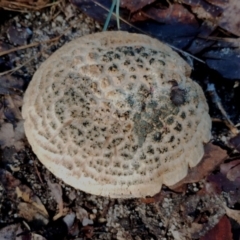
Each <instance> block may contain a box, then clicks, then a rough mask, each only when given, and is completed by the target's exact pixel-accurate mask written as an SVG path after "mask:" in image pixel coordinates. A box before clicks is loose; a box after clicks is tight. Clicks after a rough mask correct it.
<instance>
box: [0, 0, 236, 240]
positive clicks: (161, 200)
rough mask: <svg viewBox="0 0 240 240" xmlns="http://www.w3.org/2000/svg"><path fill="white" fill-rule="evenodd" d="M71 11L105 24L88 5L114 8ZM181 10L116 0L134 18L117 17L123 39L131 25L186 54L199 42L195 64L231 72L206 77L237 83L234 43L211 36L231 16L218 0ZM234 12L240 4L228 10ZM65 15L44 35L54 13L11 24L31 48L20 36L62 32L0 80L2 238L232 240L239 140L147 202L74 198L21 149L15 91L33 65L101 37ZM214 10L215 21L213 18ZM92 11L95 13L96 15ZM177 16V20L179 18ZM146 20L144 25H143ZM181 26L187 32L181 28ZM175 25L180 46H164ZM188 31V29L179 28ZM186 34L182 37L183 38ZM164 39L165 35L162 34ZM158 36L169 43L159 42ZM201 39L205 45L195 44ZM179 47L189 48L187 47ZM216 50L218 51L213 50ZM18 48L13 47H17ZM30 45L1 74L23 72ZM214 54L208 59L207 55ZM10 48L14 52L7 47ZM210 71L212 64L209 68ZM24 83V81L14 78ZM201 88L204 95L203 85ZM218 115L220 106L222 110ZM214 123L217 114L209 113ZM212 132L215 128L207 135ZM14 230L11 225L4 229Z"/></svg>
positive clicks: (214, 149)
mask: <svg viewBox="0 0 240 240" xmlns="http://www.w3.org/2000/svg"><path fill="white" fill-rule="evenodd" d="M72 2H73V0H72ZM74 2H75V4H76V5H78V6H85V7H86V6H87V5H88V6H90V7H91V8H90V9H89V8H87V9H85V10H84V11H85V12H86V13H89V11H90V10H91V11H92V13H91V14H93V15H94V14H95V15H98V19H102V20H99V21H100V22H103V21H104V20H105V17H106V13H107V11H106V10H104V11H105V14H99V13H100V12H101V11H103V8H102V7H101V8H100V9H101V10H99V6H100V5H98V7H96V4H95V3H96V2H101V4H102V6H107V7H108V6H110V5H111V1H77V0H74ZM80 2H81V3H80ZM181 2H183V1H178V3H176V2H174V1H168V2H167V1H166V2H164V1H163V3H164V4H160V5H159V4H157V3H156V1H141V5H138V6H136V5H134V4H133V3H134V2H132V3H131V4H132V5H131V4H130V2H126V1H125V2H124V1H122V3H121V4H122V5H121V6H122V7H124V8H126V9H128V10H129V11H130V12H131V15H130V18H128V19H127V18H125V17H126V16H129V15H128V14H127V11H128V10H126V9H121V10H122V11H121V14H123V15H122V17H124V18H125V19H127V20H126V22H128V21H129V23H130V24H129V25H128V24H126V22H125V25H124V24H122V25H121V26H122V27H123V29H125V30H129V29H130V27H129V26H131V30H132V24H134V25H135V26H137V28H140V29H142V31H146V30H148V31H147V32H148V33H149V34H153V33H154V31H153V29H155V34H156V35H159V36H160V39H164V40H166V42H168V40H169V43H170V44H172V43H176V45H177V46H181V49H184V51H187V50H188V48H189V49H190V47H191V46H193V44H194V43H195V42H196V41H197V40H198V41H199V39H201V40H202V41H206V42H207V41H208V42H207V44H203V46H202V47H201V49H200V48H199V50H198V51H197V52H198V54H197V56H198V57H200V58H203V57H205V58H206V59H205V60H206V62H207V61H208V60H207V59H211V60H212V61H215V65H217V63H218V61H223V59H225V58H226V59H228V60H226V61H227V62H228V64H230V65H229V67H231V68H232V72H233V73H232V74H229V73H228V72H229V71H228V70H227V69H226V70H225V69H223V70H222V71H221V69H220V68H217V67H216V68H214V67H213V66H212V68H213V69H215V70H216V71H219V72H220V73H221V74H222V76H223V77H225V78H229V79H236V76H237V73H238V72H236V67H237V65H234V64H237V63H231V61H230V60H231V59H234V56H236V55H234V54H236V51H238V50H239V44H238V39H237V38H236V36H235V39H236V40H233V39H232V38H229V36H228V38H224V39H222V38H220V39H213V38H211V37H212V36H214V37H215V35H214V34H215V33H214V34H213V32H214V31H216V29H217V27H219V26H220V24H219V23H220V22H221V21H222V22H224V21H223V19H224V17H225V15H223V17H219V16H220V15H221V16H222V14H223V13H224V9H227V7H228V8H229V10H228V11H227V12H226V13H228V12H231V11H232V10H231V11H230V9H231V7H230V5H228V3H227V2H226V1H224V0H208V1H200V0H198V1H197V0H196V1H191V4H190V1H184V2H185V3H184V4H185V5H183V4H181ZM193 3H194V4H195V5H193ZM104 4H105V5H104ZM232 4H238V3H236V2H232ZM93 5H94V6H93ZM186 5H189V8H186ZM67 8H68V17H67V20H65V19H64V16H65V17H66V15H65V14H64V13H62V14H60V15H59V13H58V14H57V15H56V17H53V18H51V19H53V23H52V24H54V25H53V26H54V27H52V26H51V25H50V26H49V22H48V21H49V19H50V18H49V17H47V16H51V13H50V11H48V10H46V11H45V12H44V13H43V14H42V13H40V14H39V15H35V14H27V15H23V17H21V16H20V17H19V16H18V18H17V19H16V20H14V21H16V22H17V23H19V22H20V23H21V22H22V23H25V24H23V26H26V27H31V29H32V31H33V35H32V36H30V39H29V36H28V35H24V36H26V40H27V41H30V43H31V42H41V41H42V38H43V37H44V36H45V37H46V36H47V38H48V37H49V38H51V37H52V34H53V33H52V32H51V30H52V29H57V31H56V32H55V33H54V34H59V35H61V34H63V32H64V34H63V35H64V38H60V41H59V42H58V43H55V42H49V45H50V46H49V48H48V47H47V46H45V43H43V45H40V46H41V48H42V52H41V55H40V57H38V58H37V59H33V61H32V63H31V64H32V65H33V66H32V65H31V64H30V66H24V67H21V68H19V70H17V71H15V73H14V74H13V75H9V76H6V75H5V76H4V77H3V78H2V79H3V81H0V94H1V96H2V97H1V99H0V100H1V105H0V110H1V111H0V119H1V121H0V122H1V128H0V146H1V153H2V157H1V161H0V215H1V218H0V236H5V235H4V234H6V233H8V235H6V236H7V238H8V239H11V237H12V239H18V236H16V232H19V233H21V234H25V235H24V236H29V238H30V239H35V238H37V237H41V238H42V239H64V238H65V239H73V238H74V237H76V236H78V237H80V238H82V239H84V238H89V239H90V238H91V239H106V240H107V239H113V237H116V238H117V239H146V240H148V239H149V240H150V239H151V236H153V237H154V238H155V239H163V238H165V239H183V240H184V239H201V240H204V239H207V237H208V239H211V238H213V237H216V236H217V237H218V239H221V238H220V237H223V236H227V237H229V240H230V239H231V238H232V234H233V233H232V231H234V230H232V229H231V228H230V227H229V218H232V219H234V220H235V221H236V222H238V223H239V222H240V220H239V219H240V212H239V210H238V208H236V207H235V206H237V205H238V204H239V199H240V198H239V197H240V192H239V184H240V182H239V159H240V158H239V155H238V153H237V151H239V135H236V136H234V137H229V136H231V134H229V136H227V138H229V142H230V143H231V144H228V145H226V144H225V145H224V146H225V150H224V149H222V148H220V147H219V146H217V145H213V144H208V145H206V154H205V156H204V157H203V159H202V161H201V163H200V164H199V165H198V166H196V168H194V169H192V171H190V172H189V174H188V176H187V177H186V178H185V179H184V180H183V181H182V182H180V183H179V185H178V186H174V187H172V188H171V189H167V188H164V189H163V190H162V191H161V192H160V193H158V194H157V195H156V196H154V197H152V198H146V199H136V200H115V201H111V200H109V199H106V198H102V197H97V196H92V195H89V194H85V193H83V192H80V191H76V190H74V189H71V188H70V187H68V186H66V185H65V184H64V183H62V182H61V181H59V180H58V179H55V178H54V176H52V175H51V174H50V173H49V172H48V171H47V170H46V169H45V168H44V167H43V166H42V165H41V164H40V163H39V162H38V161H37V160H36V157H35V156H34V155H33V154H32V152H31V150H29V148H28V146H27V145H26V144H27V142H26V139H25V136H24V131H23V128H22V120H21V114H20V108H21V105H22V91H24V89H25V86H26V84H27V83H28V80H29V79H30V78H31V75H32V74H33V72H34V71H35V69H36V68H37V67H38V66H39V61H40V62H42V61H43V60H44V59H45V58H46V57H48V56H49V55H50V54H51V52H52V50H51V49H50V47H51V48H52V49H53V50H54V49H56V48H58V47H59V46H60V45H62V44H63V43H64V42H65V41H69V40H70V39H71V38H74V37H76V36H77V35H78V34H80V35H81V34H86V33H88V32H91V31H95V30H96V29H100V26H99V25H98V24H97V23H96V22H93V21H92V20H91V19H88V18H86V17H85V16H83V15H81V14H79V13H78V14H77V12H76V9H73V8H72V6H71V5H68V6H67ZM194 8H195V9H194ZM215 10H216V12H214V11H215ZM51 11H54V9H51ZM94 11H96V12H95V13H94ZM139 13H141V14H140V15H141V16H142V18H141V19H140V18H139V19H138V18H137V17H138V15H139ZM226 13H225V14H226ZM181 14H182V16H181V17H179V16H180V15H181ZM228 14H229V13H228ZM216 15H219V16H218V17H217V16H216ZM26 16H28V17H26ZM58 16H59V17H58ZM34 17H35V20H34ZM39 17H40V18H41V19H42V22H43V23H45V24H43V26H41V24H40V25H38V24H36V25H34V21H35V22H36V23H38V21H39ZM166 17H167V18H166ZM201 17H202V18H206V20H205V19H201ZM31 18H33V19H32V20H31V21H30V22H32V23H33V25H31V24H30V23H29V20H28V19H31ZM73 18H75V19H73ZM225 18H226V17H225ZM150 19H151V21H149V20H150ZM199 20H201V21H199ZM209 20H211V21H212V20H214V21H213V22H214V26H213V27H209V28H206V27H205V26H206V25H208V24H209V22H207V21H209ZM220 20H221V21H220ZM131 21H132V22H131ZM79 22H80V23H81V24H80V25H79ZM206 22H207V24H206ZM236 22H237V21H234V22H233V23H232V25H231V24H230V23H229V24H228V25H226V26H227V27H225V28H224V27H223V25H221V26H220V27H221V28H224V29H225V30H227V31H230V30H229V29H232V30H231V31H230V35H231V34H235V35H237V34H236V29H235V26H236ZM136 23H137V24H136ZM11 24H12V23H11V22H10V26H9V25H8V26H7V25H6V29H10V28H9V27H11ZM111 24H112V26H114V25H115V21H114V20H112V21H111ZM188 24H189V25H190V26H191V28H192V29H190V28H189V26H187V25H188ZM204 24H205V26H204ZM69 25H70V26H71V27H70V28H69ZM160 25H164V27H160ZM39 26H40V27H39ZM80 26H81V27H80ZM86 26H90V28H88V27H87V29H86ZM146 26H148V27H146ZM169 26H171V27H172V30H171V31H169V30H167V28H168V27H169ZM176 26H178V27H179V34H180V35H179V34H176V35H173V36H174V38H177V39H178V38H180V39H181V40H175V39H171V37H172V36H171V34H173V32H174V29H175V30H176ZM185 26H187V27H186V28H185ZM194 28H196V30H197V31H196V30H195V29H194ZM76 29H78V31H79V32H77V31H76ZM80 29H81V30H80ZM183 29H185V30H184V31H182V32H181V30H183ZM189 29H190V30H189ZM234 29H235V30H234ZM163 30H164V31H163ZM160 31H161V34H159V32H160ZM69 33H73V34H72V36H71V37H69V35H70V34H69ZM165 33H168V34H166V35H165ZM184 34H185V35H186V36H184ZM164 35H165V36H167V37H165V38H164ZM188 35H189V36H188ZM201 35H202V36H204V38H205V39H208V40H205V39H204V38H200V36H201ZM13 36H14V34H13ZM153 36H154V34H153ZM210 36H211V37H210ZM27 38H28V39H27ZM3 39H4V38H3ZM182 39H187V45H186V44H185V43H184V41H183V40H182ZM0 40H2V39H0ZM23 41H24V39H23ZM220 42H221V45H218V44H219V43H220ZM15 43H17V42H16V41H15ZM25 43H26V42H25ZM37 46H38V45H33V46H32V47H31V49H28V48H24V49H19V50H18V51H17V52H12V53H10V54H9V55H8V57H10V59H9V64H8V65H6V66H4V65H3V66H4V67H5V68H6V67H7V68H9V67H10V68H13V67H14V66H17V65H18V64H19V63H20V61H19V58H20V59H21V55H23V56H24V55H25V54H26V55H27V54H30V55H31V54H35V53H36V52H37V51H38V49H37ZM212 47H213V48H212ZM214 47H215V53H214V54H215V55H214V54H213V52H211V51H213V49H214ZM219 47H220V48H222V49H224V48H231V50H232V53H231V54H232V55H228V56H226V55H224V56H222V55H219V52H218V48H219ZM7 48H11V45H10V47H9V46H7ZM194 50H196V48H192V50H191V51H192V52H194ZM210 53H211V54H212V55H211V54H210ZM204 54H205V55H204ZM207 54H208V55H207ZM11 57H12V59H11ZM209 61H210V60H209ZM0 63H1V61H0ZM34 64H35V66H34ZM208 64H209V65H210V63H208ZM231 64H233V65H231ZM222 68H223V67H222ZM26 69H27V70H26ZM28 69H29V70H28ZM23 75H24V76H25V80H22V79H21V78H19V76H23ZM4 78H5V79H4ZM206 78H207V77H206ZM237 78H238V76H237ZM202 85H203V88H204V84H203V83H202ZM218 90H219V89H218ZM220 90H221V89H220ZM222 92H224V91H222ZM220 97H221V94H220ZM223 106H224V107H225V106H226V105H225V103H224V101H223ZM210 108H211V105H210ZM214 115H215V113H213V116H214ZM234 121H236V119H235V120H234ZM214 131H215V128H213V132H214ZM221 137H222V136H216V135H215V136H214V139H215V142H216V143H217V142H218V141H219V140H218V139H219V138H221ZM218 145H219V144H218ZM226 216H227V217H226ZM20 219H23V220H24V221H25V222H27V224H29V226H28V227H27V232H26V226H23V225H24V221H22V220H20ZM36 220H37V222H39V221H40V222H41V224H40V225H41V226H39V225H38V224H36ZM12 222H14V223H15V224H10V223H12ZM230 223H231V221H230ZM221 224H224V225H226V226H227V227H226V228H225V230H224V232H221V234H219V233H218V230H215V228H216V229H219V228H221V226H222V225H221ZM8 227H9V228H8ZM16 229H19V230H16ZM211 229H212V231H211ZM33 231H34V233H33ZM1 234H2V235H1ZM14 234H15V235H14ZM205 234H208V235H205ZM37 235H38V236H37ZM204 236H205V238H204ZM222 239H223V238H222Z"/></svg>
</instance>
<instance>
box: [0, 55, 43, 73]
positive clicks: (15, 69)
mask: <svg viewBox="0 0 240 240" xmlns="http://www.w3.org/2000/svg"><path fill="white" fill-rule="evenodd" d="M40 54H41V52H40V53H39V54H38V55H37V57H39V56H40ZM35 57H36V56H33V57H31V58H30V59H28V60H27V61H26V62H24V63H23V64H21V65H20V66H18V67H15V68H13V69H10V70H8V71H5V72H1V73H0V76H3V75H6V74H9V73H12V72H15V71H17V70H18V69H20V68H22V67H23V66H25V65H26V64H28V63H29V62H31V61H32V60H33V59H34V58H35Z"/></svg>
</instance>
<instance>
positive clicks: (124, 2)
mask: <svg viewBox="0 0 240 240" xmlns="http://www.w3.org/2000/svg"><path fill="white" fill-rule="evenodd" d="M155 1H156V0H132V1H129V0H121V1H120V4H121V7H123V8H127V9H128V10H130V12H136V11H139V10H141V9H142V8H143V7H145V6H147V5H150V4H151V3H153V2H155Z"/></svg>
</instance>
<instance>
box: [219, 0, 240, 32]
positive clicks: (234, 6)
mask: <svg viewBox="0 0 240 240" xmlns="http://www.w3.org/2000/svg"><path fill="white" fill-rule="evenodd" d="M239 13H240V1H239V0H229V1H228V4H227V6H226V7H225V8H224V11H223V14H222V16H221V17H220V19H219V22H218V25H219V26H220V27H222V28H224V29H225V30H227V31H229V32H231V33H233V34H235V35H237V36H239V37H240V18H239Z"/></svg>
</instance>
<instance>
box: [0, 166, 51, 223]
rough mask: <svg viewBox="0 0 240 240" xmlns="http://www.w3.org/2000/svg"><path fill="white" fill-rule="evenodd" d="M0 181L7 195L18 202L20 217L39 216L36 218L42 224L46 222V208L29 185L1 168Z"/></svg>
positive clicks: (33, 217) (34, 217) (30, 217)
mask: <svg viewBox="0 0 240 240" xmlns="http://www.w3.org/2000/svg"><path fill="white" fill-rule="evenodd" d="M0 182H1V183H2V186H3V187H4V188H5V190H6V194H7V197H8V198H9V199H11V200H12V201H13V202H17V203H18V204H19V205H18V209H19V215H20V214H21V216H22V217H23V216H24V217H27V220H29V219H35V220H36V217H39V218H38V220H41V221H42V223H43V224H46V223H47V222H48V212H47V210H46V209H45V207H44V205H43V204H42V202H41V200H40V199H39V198H38V197H37V196H36V195H35V194H34V193H33V192H32V190H31V189H30V188H29V187H27V186H26V185H24V184H22V183H21V182H20V181H19V180H18V179H16V178H14V177H13V176H12V174H11V173H10V172H8V171H6V170H3V169H0ZM20 201H24V202H20ZM28 209H29V211H28ZM30 210H31V211H30ZM31 214H32V215H31Z"/></svg>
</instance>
